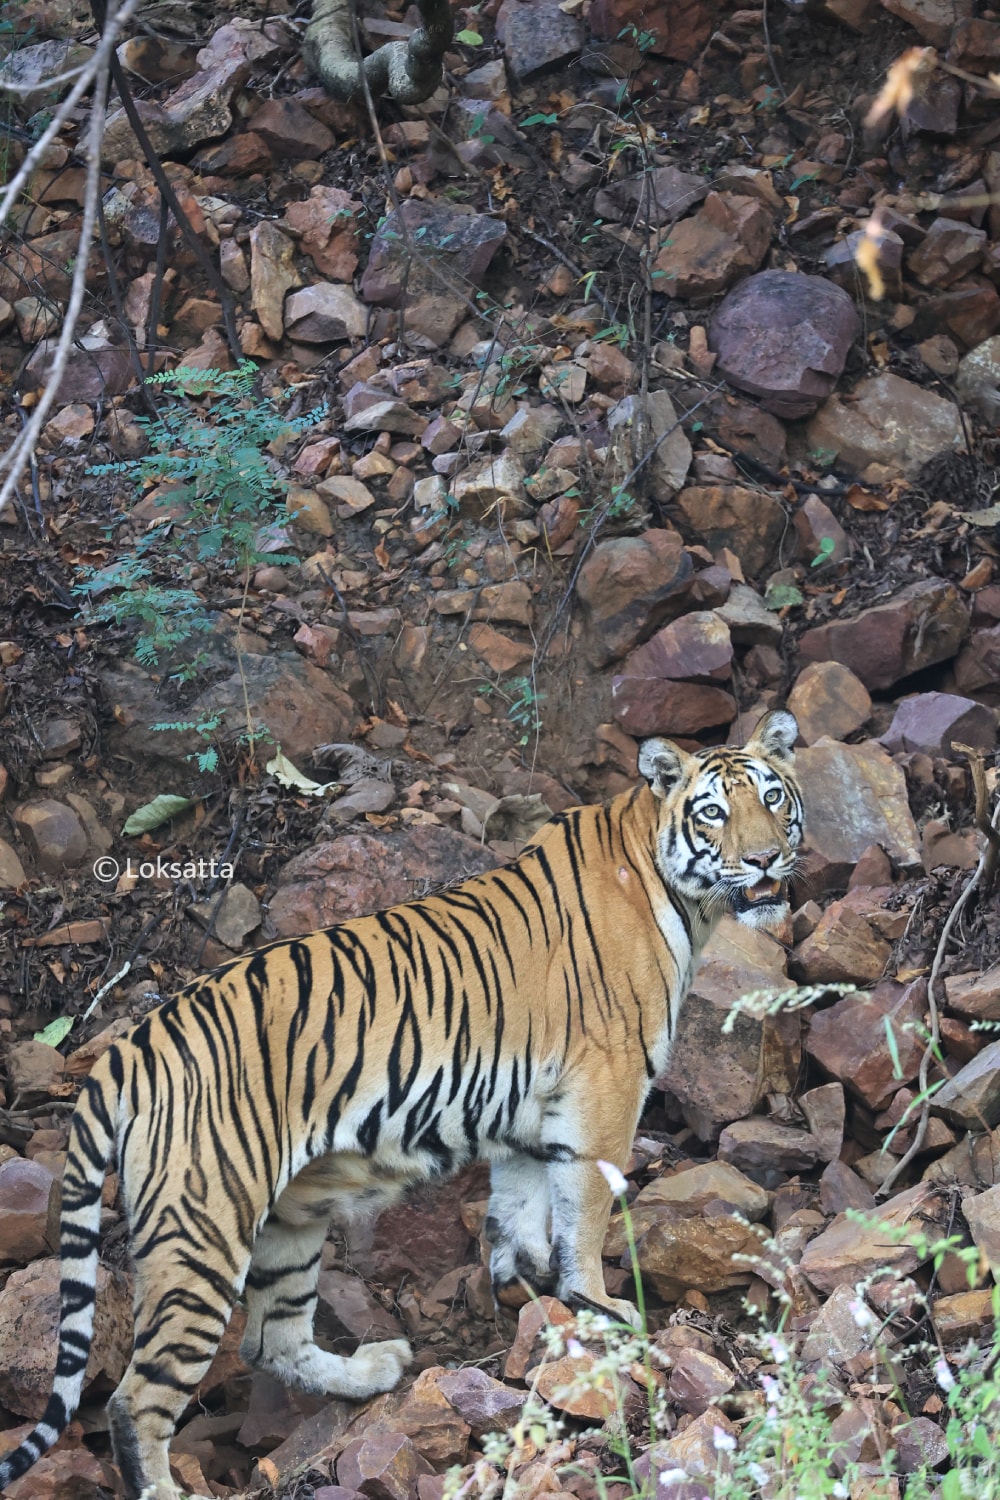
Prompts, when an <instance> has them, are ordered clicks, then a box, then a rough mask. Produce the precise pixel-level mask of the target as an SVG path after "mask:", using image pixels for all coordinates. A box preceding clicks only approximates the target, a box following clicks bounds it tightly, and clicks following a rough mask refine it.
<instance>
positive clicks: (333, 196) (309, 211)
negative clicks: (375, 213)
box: [223, 183, 361, 281]
mask: <svg viewBox="0 0 1000 1500" xmlns="http://www.w3.org/2000/svg"><path fill="white" fill-rule="evenodd" d="M360 210H361V204H360V202H358V200H357V199H355V198H352V197H351V195H350V193H347V192H345V191H344V190H343V188H335V187H328V186H327V185H326V184H325V183H317V184H316V186H315V187H313V188H311V189H310V191H309V197H308V198H306V199H305V200H304V201H303V202H301V203H289V205H288V207H287V208H286V209H285V223H286V224H287V225H288V227H289V229H292V230H294V231H295V232H296V233H297V234H298V235H300V236H301V245H302V249H303V250H304V251H305V253H306V254H307V255H308V256H309V257H310V259H311V260H312V262H313V265H314V266H315V267H316V269H317V271H318V272H319V273H320V275H321V276H326V277H329V279H330V280H331V281H350V279H351V277H352V276H353V275H354V272H355V269H356V268H357V264H358V217H357V215H358V214H359V212H360ZM223 243H225V241H224V242H223Z"/></svg>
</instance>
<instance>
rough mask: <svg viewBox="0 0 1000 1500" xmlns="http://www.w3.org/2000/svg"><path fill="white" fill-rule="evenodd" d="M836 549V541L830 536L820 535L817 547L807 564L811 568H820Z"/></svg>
mask: <svg viewBox="0 0 1000 1500" xmlns="http://www.w3.org/2000/svg"><path fill="white" fill-rule="evenodd" d="M836 550H837V543H836V542H835V541H834V539H833V537H832V536H821V537H820V539H819V549H818V551H817V553H816V556H815V557H814V558H813V560H812V562H811V563H810V564H809V566H810V567H811V568H821V567H822V566H823V564H824V563H827V562H829V561H830V559H831V557H832V556H833V554H834V552H835V551H836Z"/></svg>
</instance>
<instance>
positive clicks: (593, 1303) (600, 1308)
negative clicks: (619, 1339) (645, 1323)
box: [559, 1289, 642, 1328]
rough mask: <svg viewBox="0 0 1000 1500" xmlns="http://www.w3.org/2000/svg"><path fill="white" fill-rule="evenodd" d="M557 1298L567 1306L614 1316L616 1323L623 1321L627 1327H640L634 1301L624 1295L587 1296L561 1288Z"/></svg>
mask: <svg viewBox="0 0 1000 1500" xmlns="http://www.w3.org/2000/svg"><path fill="white" fill-rule="evenodd" d="M559 1299H560V1301H562V1302H565V1304H566V1306H567V1307H570V1308H573V1309H574V1310H579V1309H580V1308H586V1309H587V1310H588V1311H589V1312H593V1313H598V1314H600V1313H604V1314H605V1315H606V1316H607V1317H611V1318H614V1320H615V1322H616V1323H624V1324H625V1326H626V1327H627V1328H641V1327H642V1317H641V1315H640V1313H639V1309H638V1308H637V1307H636V1305H635V1303H634V1302H629V1301H628V1300H627V1299H626V1298H625V1297H606V1296H605V1297H601V1298H600V1299H598V1298H596V1297H588V1296H587V1295H586V1294H585V1293H584V1292H574V1291H570V1290H568V1289H561V1290H560V1292H559Z"/></svg>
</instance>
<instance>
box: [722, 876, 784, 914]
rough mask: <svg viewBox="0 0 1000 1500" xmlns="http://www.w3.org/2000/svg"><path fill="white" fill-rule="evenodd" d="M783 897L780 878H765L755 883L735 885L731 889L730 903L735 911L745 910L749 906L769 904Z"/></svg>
mask: <svg viewBox="0 0 1000 1500" xmlns="http://www.w3.org/2000/svg"><path fill="white" fill-rule="evenodd" d="M782 898H783V890H782V883H781V881H780V880H769V879H767V878H765V879H763V880H758V881H757V883H756V885H750V886H746V885H741V886H737V887H736V889H735V890H734V891H733V900H732V904H733V907H734V908H735V910H736V911H746V910H747V909H748V908H749V907H751V906H769V905H772V904H774V903H775V902H778V901H781V900H782Z"/></svg>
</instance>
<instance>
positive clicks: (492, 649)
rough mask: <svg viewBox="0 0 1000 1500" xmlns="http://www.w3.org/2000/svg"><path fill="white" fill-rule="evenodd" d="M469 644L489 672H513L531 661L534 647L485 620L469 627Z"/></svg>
mask: <svg viewBox="0 0 1000 1500" xmlns="http://www.w3.org/2000/svg"><path fill="white" fill-rule="evenodd" d="M469 645H470V646H471V648H472V650H473V651H474V652H475V653H476V655H477V656H478V657H480V658H481V659H482V660H483V661H484V662H485V663H486V665H487V666H488V667H489V669H490V671H491V672H513V671H515V670H516V669H517V668H518V667H523V666H525V665H526V663H528V662H529V661H531V659H532V657H533V656H534V654H535V647H534V646H533V645H532V644H531V643H530V641H514V640H511V638H510V637H509V636H506V635H503V634H502V632H501V631H499V630H494V628H493V626H492V625H487V624H486V623H485V622H483V623H481V624H478V625H472V626H470V627H469Z"/></svg>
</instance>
